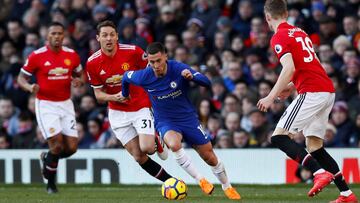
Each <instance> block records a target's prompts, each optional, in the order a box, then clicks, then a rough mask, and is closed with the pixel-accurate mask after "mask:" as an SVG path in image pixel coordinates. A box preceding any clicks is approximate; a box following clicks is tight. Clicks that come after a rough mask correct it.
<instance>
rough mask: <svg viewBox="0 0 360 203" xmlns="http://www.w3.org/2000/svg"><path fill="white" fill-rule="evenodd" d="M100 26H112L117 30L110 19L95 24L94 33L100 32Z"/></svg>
mask: <svg viewBox="0 0 360 203" xmlns="http://www.w3.org/2000/svg"><path fill="white" fill-rule="evenodd" d="M102 27H112V28H114V30H115V31H116V32H117V30H116V25H115V24H114V22H112V21H111V20H105V21H102V22H100V23H99V24H98V25H97V26H96V33H97V34H100V30H101V28H102Z"/></svg>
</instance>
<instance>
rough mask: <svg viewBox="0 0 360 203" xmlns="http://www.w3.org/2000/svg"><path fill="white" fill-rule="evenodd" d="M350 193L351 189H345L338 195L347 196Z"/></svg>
mask: <svg viewBox="0 0 360 203" xmlns="http://www.w3.org/2000/svg"><path fill="white" fill-rule="evenodd" d="M351 194H352V191H351V190H347V191H344V192H340V195H341V196H345V197H348V196H349V195H351Z"/></svg>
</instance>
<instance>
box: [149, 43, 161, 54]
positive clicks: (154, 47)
mask: <svg viewBox="0 0 360 203" xmlns="http://www.w3.org/2000/svg"><path fill="white" fill-rule="evenodd" d="M158 52H160V53H162V54H164V53H166V48H165V46H164V45H163V44H162V43H161V42H153V43H151V44H149V45H148V46H147V47H146V53H147V54H156V53H158Z"/></svg>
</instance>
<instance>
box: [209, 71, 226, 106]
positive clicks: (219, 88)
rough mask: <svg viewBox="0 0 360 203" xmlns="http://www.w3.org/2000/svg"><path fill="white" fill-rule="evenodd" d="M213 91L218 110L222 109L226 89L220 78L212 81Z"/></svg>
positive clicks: (213, 99)
mask: <svg viewBox="0 0 360 203" xmlns="http://www.w3.org/2000/svg"><path fill="white" fill-rule="evenodd" d="M211 90H212V93H213V95H212V101H213V103H214V105H215V107H216V109H219V110H220V109H221V107H222V101H223V100H224V98H225V95H226V88H225V86H224V81H223V80H222V79H221V78H220V77H215V78H213V80H212V81H211Z"/></svg>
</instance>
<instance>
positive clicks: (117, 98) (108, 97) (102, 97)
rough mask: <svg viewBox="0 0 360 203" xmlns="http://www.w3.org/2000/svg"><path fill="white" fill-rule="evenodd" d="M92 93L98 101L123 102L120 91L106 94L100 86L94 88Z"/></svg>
mask: <svg viewBox="0 0 360 203" xmlns="http://www.w3.org/2000/svg"><path fill="white" fill-rule="evenodd" d="M94 94H95V97H96V99H97V100H98V101H99V102H109V101H114V102H124V98H123V97H122V95H121V92H119V93H116V94H107V93H105V92H104V91H103V90H102V89H101V88H94Z"/></svg>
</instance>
